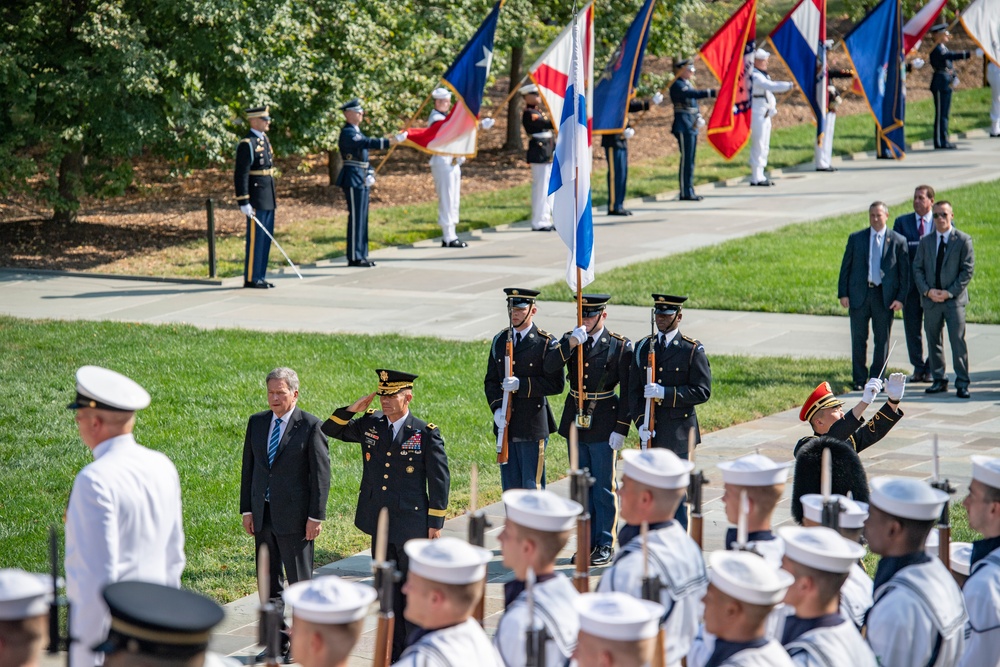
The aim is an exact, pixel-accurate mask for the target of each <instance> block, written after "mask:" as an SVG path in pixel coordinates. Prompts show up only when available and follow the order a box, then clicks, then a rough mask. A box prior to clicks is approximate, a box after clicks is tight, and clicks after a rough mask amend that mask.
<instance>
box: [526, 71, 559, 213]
mask: <svg viewBox="0 0 1000 667" xmlns="http://www.w3.org/2000/svg"><path fill="white" fill-rule="evenodd" d="M520 93H521V94H522V95H531V94H534V95H537V94H538V86H536V85H535V84H530V85H527V86H522V87H521V90H520ZM521 127H523V128H524V132H525V134H527V135H528V151H527V154H526V155H525V159H526V160H527V162H528V164H529V165H531V228H532V229H533V230H536V231H547V230H550V229H552V202H553V200H554V198H555V195H550V194H549V177H550V176H551V175H552V154H553V153H554V152H555V149H556V140H555V134H554V133H553V132H552V129H553V128H552V120H551V119H550V118H549V116H548V114H546V113H545V111H543V110H542V109H541V108H539V107H538V106H537V105H528V104H525V107H524V112H523V113H522V114H521Z"/></svg>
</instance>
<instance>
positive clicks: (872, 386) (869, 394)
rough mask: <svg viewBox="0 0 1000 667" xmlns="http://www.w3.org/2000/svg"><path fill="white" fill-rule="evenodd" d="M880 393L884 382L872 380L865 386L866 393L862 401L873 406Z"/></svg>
mask: <svg viewBox="0 0 1000 667" xmlns="http://www.w3.org/2000/svg"><path fill="white" fill-rule="evenodd" d="M880 391H882V381H881V380H879V379H878V378H872V379H870V380H868V384H866V385H865V393H864V394H862V395H861V400H862V401H864V402H865V403H868V404H869V405H871V403H872V402H873V401H874V400H875V397H876V396H878V393H879V392H880Z"/></svg>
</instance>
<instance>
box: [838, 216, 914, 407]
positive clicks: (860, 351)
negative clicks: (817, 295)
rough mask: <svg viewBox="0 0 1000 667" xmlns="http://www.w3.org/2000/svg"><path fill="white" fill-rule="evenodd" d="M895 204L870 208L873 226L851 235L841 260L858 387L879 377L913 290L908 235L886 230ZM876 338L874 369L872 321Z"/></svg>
mask: <svg viewBox="0 0 1000 667" xmlns="http://www.w3.org/2000/svg"><path fill="white" fill-rule="evenodd" d="M888 219H889V207H888V206H886V205H885V203H883V202H880V201H877V202H874V203H873V204H872V205H871V206H869V207H868V222H869V227H868V228H867V229H863V230H861V231H859V232H854V233H853V234H851V235H850V237H848V239H847V248H846V249H845V250H844V259H843V261H842V262H841V263H840V280H839V283H838V286H837V296H838V297H839V298H840V305H841V306H843V307H844V308H848V309H849V311H850V315H851V359H852V376H853V378H854V389H855V391H860V390H862V389H864V386H865V383H866V382H867V381H868V378H875V377H878V376H879V374H880V373H881V372H882V366H883V365H885V358H886V355H887V354H889V332H890V331H891V329H892V318H893V314H894V313H895V312H896V311H897V310H900V309H901V308H902V307H903V301H904V300H905V299H906V293H907V292H908V291H909V289H910V256H909V254H908V253H907V250H906V239H905V238H903V236H902V235H900V234H897V233H896V232H894V231H891V230H888V229H886V225H885V223H886V221H887V220H888ZM869 321H870V322H871V328H872V334H873V337H874V339H875V344H874V350H873V351H872V364H871V369H870V370H869V369H868V367H867V366H866V365H865V358H866V357H867V356H868V323H869Z"/></svg>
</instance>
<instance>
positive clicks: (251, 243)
mask: <svg viewBox="0 0 1000 667" xmlns="http://www.w3.org/2000/svg"><path fill="white" fill-rule="evenodd" d="M247 120H248V122H249V123H250V131H249V132H248V133H247V136H245V137H243V138H242V139H240V143H239V144H237V146H236V169H235V171H234V174H233V181H234V185H235V186H236V203H237V204H238V205H239V207H240V211H241V212H242V213H243V215H245V216H246V217H247V236H246V253H245V256H244V261H243V265H244V267H245V268H244V271H243V287H254V288H258V289H267V288H268V287H274V285H273V284H272V283H269V282H267V281H266V280H264V276H265V274H266V273H267V256H268V255H269V254H270V252H271V239H270V237H269V236H268V235H267V234H265V233H264V232H263V231H261V229H260V228H259V227H258V226H257V223H256V222H254V221H253V217H251V216H256V218H257V219H258V220H260V223H261V224H262V225H264V227H265V228H266V229H267V232H268V234H271V235H272V236H273V235H274V209H275V208H276V207H277V199H276V198H275V195H274V153H272V152H271V142H270V141H268V140H267V135H266V134H264V133H265V132H267V130H268V128H269V127H270V126H271V116H270V111H269V110H268V108H267V107H254V108H252V109H247Z"/></svg>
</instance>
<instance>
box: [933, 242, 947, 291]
mask: <svg viewBox="0 0 1000 667" xmlns="http://www.w3.org/2000/svg"><path fill="white" fill-rule="evenodd" d="M947 249H948V244H947V243H945V240H944V237H943V236H942V237H939V239H938V251H937V262H936V265H935V267H934V286H935V287H937V288H938V289H943V288H942V287H941V267H942V266H943V265H944V253H945V251H946V250H947Z"/></svg>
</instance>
